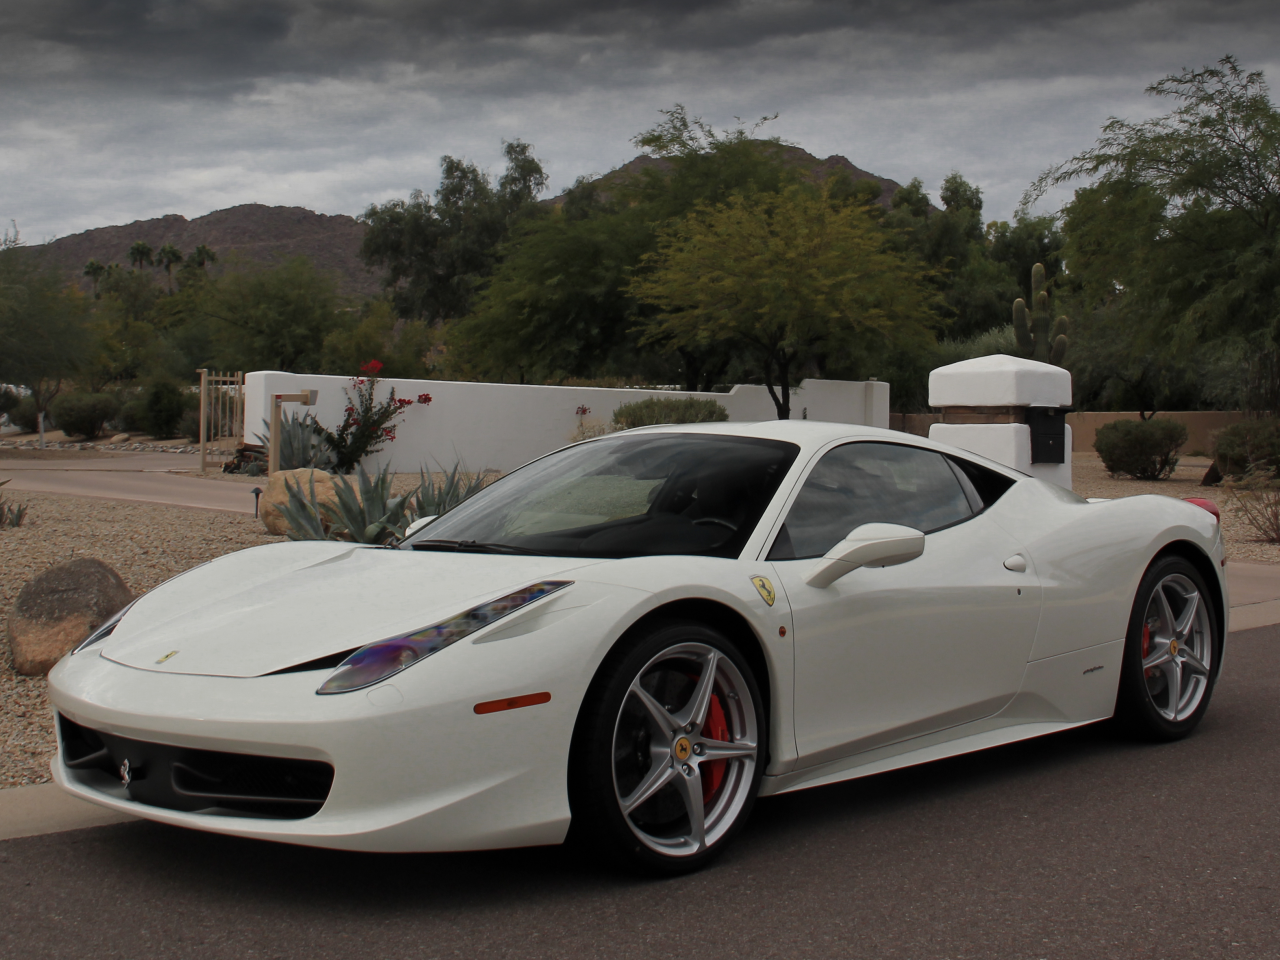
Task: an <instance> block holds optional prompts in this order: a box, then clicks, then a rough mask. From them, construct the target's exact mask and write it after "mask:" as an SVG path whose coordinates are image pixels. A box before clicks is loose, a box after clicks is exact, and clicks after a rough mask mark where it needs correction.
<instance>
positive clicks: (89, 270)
mask: <svg viewBox="0 0 1280 960" xmlns="http://www.w3.org/2000/svg"><path fill="white" fill-rule="evenodd" d="M84 275H85V276H86V277H88V278H89V280H90V281H91V282H92V283H93V299H95V300H97V299H98V298H99V297H101V296H102V294H100V293H99V292H98V284H99V283H101V282H102V278H103V277H105V276H106V275H107V268H106V267H105V266H103V265H102V264H100V263H99V262H98V261H97V260H90V261H89V262H88V263H86V264H85V265H84Z"/></svg>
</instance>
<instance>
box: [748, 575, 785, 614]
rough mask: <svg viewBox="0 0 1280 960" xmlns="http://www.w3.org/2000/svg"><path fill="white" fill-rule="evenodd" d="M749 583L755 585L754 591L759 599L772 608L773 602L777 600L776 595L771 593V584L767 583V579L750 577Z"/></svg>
mask: <svg viewBox="0 0 1280 960" xmlns="http://www.w3.org/2000/svg"><path fill="white" fill-rule="evenodd" d="M751 582H752V583H753V584H755V588H756V591H757V592H758V593H759V594H760V599H761V600H763V601H764V602H765V603H767V604H768V605H769V606H771V607H772V606H773V601H775V600H777V599H778V595H777V594H776V593H774V592H773V584H772V583H770V582H769V578H768V577H752V578H751Z"/></svg>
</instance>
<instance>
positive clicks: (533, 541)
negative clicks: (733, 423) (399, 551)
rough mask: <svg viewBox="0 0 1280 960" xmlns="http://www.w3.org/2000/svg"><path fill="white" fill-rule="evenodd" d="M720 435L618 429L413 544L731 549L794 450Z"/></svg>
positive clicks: (499, 485) (597, 552) (538, 464)
mask: <svg viewBox="0 0 1280 960" xmlns="http://www.w3.org/2000/svg"><path fill="white" fill-rule="evenodd" d="M799 450H800V448H799V447H797V446H796V445H795V444H793V443H785V442H783V441H780V440H759V439H755V438H750V437H726V436H717V435H714V434H711V435H708V434H691V433H680V434H672V433H660V434H647V435H644V434H641V435H638V436H618V437H610V438H607V439H603V440H596V441H592V442H591V443H584V444H580V445H578V446H574V447H569V448H568V449H565V450H561V451H559V452H557V453H553V454H551V455H550V456H547V457H543V458H542V459H541V460H537V461H535V462H534V463H531V464H529V465H528V466H525V467H521V468H520V469H519V470H516V471H515V472H514V473H512V474H510V475H509V476H507V477H504V478H503V479H501V480H499V481H497V482H496V483H494V484H491V485H490V486H489V487H486V488H485V489H484V490H482V491H481V492H480V493H478V494H476V495H475V496H474V497H472V498H471V499H470V500H468V501H466V502H465V503H463V504H461V505H460V506H458V507H457V508H455V509H454V510H452V511H450V512H449V513H448V514H446V515H445V516H443V517H441V518H440V519H439V520H436V521H435V522H433V523H430V524H428V525H427V526H426V527H425V528H424V529H423V530H422V532H421V533H419V534H418V535H416V536H414V537H413V538H411V539H410V540H409V541H408V542H407V543H406V546H408V547H412V548H414V549H419V550H423V549H427V550H432V549H441V550H450V549H452V550H491V551H493V552H500V553H507V552H511V553H536V554H544V555H548V556H564V557H615V558H616V557H639V556H652V555H655V554H687V555H694V556H711V557H736V556H737V555H738V554H739V553H740V552H741V550H742V547H743V546H744V545H745V544H746V542H747V538H748V537H750V536H751V531H752V530H754V529H755V525H756V523H757V522H759V520H760V516H761V514H763V513H764V509H765V507H766V506H768V504H769V501H770V500H771V499H772V498H773V495H774V492H775V491H776V490H777V489H778V484H779V483H780V482H781V481H782V478H783V476H785V475H786V472H787V469H788V468H789V467H790V466H791V464H792V462H793V461H794V460H795V458H796V454H797V453H799Z"/></svg>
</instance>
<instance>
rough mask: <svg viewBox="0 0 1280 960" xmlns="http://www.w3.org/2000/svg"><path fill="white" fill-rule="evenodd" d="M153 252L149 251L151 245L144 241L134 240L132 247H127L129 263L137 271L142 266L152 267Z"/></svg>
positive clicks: (153, 261)
mask: <svg viewBox="0 0 1280 960" xmlns="http://www.w3.org/2000/svg"><path fill="white" fill-rule="evenodd" d="M154 252H155V251H153V250H152V249H151V244H149V243H147V242H146V241H145V240H135V241H134V242H133V245H132V246H130V247H129V263H130V264H131V265H132V266H134V267H136V268H137V269H138V270H141V269H142V267H143V265H144V264H145V265H146V266H152V265H153V264H154V263H155V260H154V259H153V258H152V254H153V253H154Z"/></svg>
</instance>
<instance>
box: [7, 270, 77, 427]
mask: <svg viewBox="0 0 1280 960" xmlns="http://www.w3.org/2000/svg"><path fill="white" fill-rule="evenodd" d="M86 315H87V303H86V301H85V297H84V295H83V294H82V293H80V292H79V291H78V290H76V289H74V288H73V287H69V286H67V285H65V284H64V283H63V281H62V278H61V277H60V276H59V274H58V273H57V272H56V271H55V270H52V269H49V268H47V267H46V266H45V265H44V264H43V263H42V262H41V261H40V259H39V258H38V255H37V254H35V253H34V252H32V251H30V250H28V249H26V248H24V247H22V246H20V245H18V246H10V247H8V248H7V249H0V382H7V383H14V384H20V385H22V386H24V387H26V388H27V389H28V390H29V391H30V392H31V397H32V399H33V400H34V401H35V406H36V413H37V415H38V417H39V421H40V432H41V441H42V442H43V439H44V418H45V414H46V412H47V411H48V409H49V404H50V403H52V401H53V399H54V398H55V397H56V396H57V395H58V393H59V392H60V391H61V390H62V386H63V383H64V382H65V381H66V379H67V378H68V377H69V376H71V375H72V374H73V373H75V371H76V370H77V368H78V367H79V365H80V364H81V362H82V361H83V360H84V357H85V353H86V351H87V346H88V334H87V331H86V326H85V321H86Z"/></svg>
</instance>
